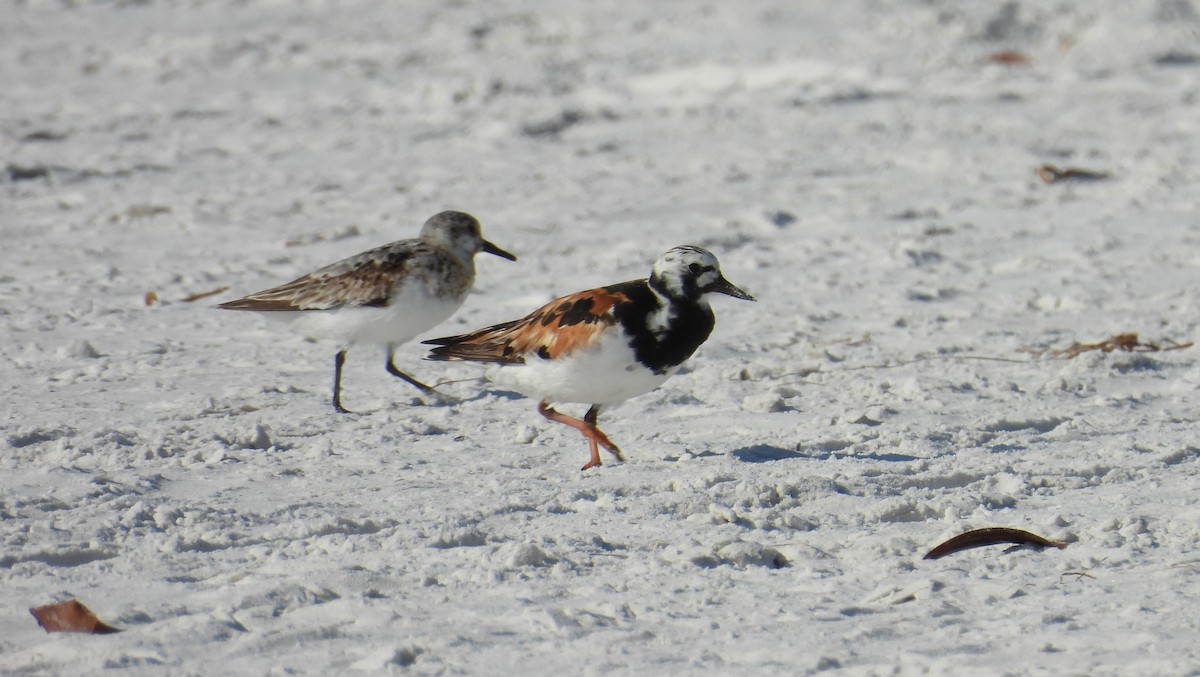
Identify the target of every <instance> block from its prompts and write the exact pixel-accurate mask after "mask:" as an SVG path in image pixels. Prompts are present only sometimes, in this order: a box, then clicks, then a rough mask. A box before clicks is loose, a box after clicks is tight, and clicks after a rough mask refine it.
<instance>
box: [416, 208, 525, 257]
mask: <svg viewBox="0 0 1200 677" xmlns="http://www.w3.org/2000/svg"><path fill="white" fill-rule="evenodd" d="M421 240H422V241H424V242H428V243H429V244H432V245H437V246H439V247H444V248H446V249H447V250H449V251H451V252H454V253H455V254H457V255H458V256H460V257H462V258H464V259H470V258H471V257H473V256H475V255H476V254H478V253H479V252H481V251H482V252H487V253H488V254H494V255H495V256H499V257H500V258H504V259H508V260H509V261H516V260H517V257H515V256H513V255H512V254H509V253H508V252H506V251H504V250H503V249H501V248H499V247H497V246H496V245H494V244H492V243H491V242H488V241H487V240H485V239H483V234H482V232H481V230H480V227H479V221H477V220H476V219H475V217H474V216H471V215H470V214H466V213H464V212H452V211H447V212H439V213H437V214H434V215H433V216H431V217H429V219H428V220H427V221H425V225H423V226H421Z"/></svg>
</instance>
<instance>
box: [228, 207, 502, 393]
mask: <svg viewBox="0 0 1200 677" xmlns="http://www.w3.org/2000/svg"><path fill="white" fill-rule="evenodd" d="M481 251H484V252H487V253H489V254H495V255H496V256H499V257H502V258H506V259H508V260H510V261H515V260H517V257H515V256H513V255H512V254H509V253H508V252H506V251H504V250H503V249H500V248H499V247H497V246H496V245H494V244H492V243H491V242H488V241H487V240H485V239H483V236H482V235H480V230H479V222H478V221H476V220H475V217H473V216H471V215H470V214H464V213H463V212H441V213H439V214H435V215H433V216H432V217H430V219H429V220H428V221H426V222H425V225H424V226H422V227H421V235H420V237H418V238H415V239H408V240H398V241H396V242H393V243H391V244H387V245H384V246H382V247H377V248H375V249H372V250H370V251H366V252H363V253H361V254H358V255H355V256H351V257H350V258H347V259H342V260H341V261H338V262H337V263H333V264H330V265H328V266H325V267H324V268H321V269H320V270H317V271H315V272H312V273H309V274H308V275H305V276H304V277H301V278H298V279H296V280H293V281H291V282H288V283H287V284H284V285H280V286H278V287H272V288H271V289H266V290H263V291H260V292H256V293H254V294H250V295H249V296H247V297H245V298H242V299H238V300H236V301H229V302H227V303H222V304H221V305H220V306H219V307H221V308H226V309H229V310H253V311H257V312H260V313H263V314H264V315H266V316H268V317H272V318H276V319H283V320H290V321H292V329H293V330H294V331H295V332H296V333H299V334H302V335H304V336H307V337H309V338H315V339H334V340H337V341H340V342H341V343H342V348H341V349H340V350H338V352H337V355H336V356H335V357H334V361H333V408H334V409H336V410H338V411H340V412H343V413H349V411H348V410H347V409H346V408H345V407H343V406H342V364H343V363H344V362H345V361H346V351H347V350H348V349H349V347H350V346H351V345H354V344H359V343H375V344H383V345H385V346H387V370H388V373H390V374H392V375H393V376H396V377H399V378H401V379H404V380H405V381H407V382H409V383H411V384H412V385H414V386H416V387H417V388H420V389H421V391H422V392H424V393H425V394H427V395H432V394H436V391H434V390H433V388H430V387H429V386H427V385H425V384H424V383H421V382H420V381H418V380H416V379H414V378H413V377H411V376H409V375H408V374H405V373H404V372H402V371H400V370H399V369H397V368H396V364H395V362H393V357H394V355H395V353H396V349H397V348H398V347H399V346H400V345H401V344H403V343H404V342H406V341H409V340H411V339H412V338H414V337H415V336H416V335H417V334H420V333H421V332H423V331H425V330H427V329H431V328H433V327H434V326H436V325H438V324H439V323H441V322H442V321H443V320H445V319H446V318H448V317H450V316H451V315H453V314H454V311H456V310H458V308H459V306H461V305H462V303H463V301H464V300H465V299H466V298H467V293H468V292H469V291H470V290H471V285H472V284H473V283H474V282H475V261H474V257H475V254H477V253H479V252H481Z"/></svg>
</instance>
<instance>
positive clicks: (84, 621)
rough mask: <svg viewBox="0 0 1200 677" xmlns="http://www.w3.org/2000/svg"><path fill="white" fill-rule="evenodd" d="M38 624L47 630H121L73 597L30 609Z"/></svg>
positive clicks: (88, 631)
mask: <svg viewBox="0 0 1200 677" xmlns="http://www.w3.org/2000/svg"><path fill="white" fill-rule="evenodd" d="M29 613H31V614H33V617H34V618H36V619H37V622H38V625H40V626H42V629H44V630H45V631H46V632H83V633H87V634H92V635H108V634H112V633H114V632H120V630H118V629H117V628H114V627H112V626H111V625H108V624H106V623H104V622H103V621H101V620H100V619H99V618H97V617H96V614H94V613H92V611H91V610H90V609H88V608H87V607H86V606H84V605H83V604H82V603H81V602H80V601H79V600H76V599H72V600H68V601H66V602H59V603H58V604H47V605H46V606H39V607H34V608H32V609H30V610H29Z"/></svg>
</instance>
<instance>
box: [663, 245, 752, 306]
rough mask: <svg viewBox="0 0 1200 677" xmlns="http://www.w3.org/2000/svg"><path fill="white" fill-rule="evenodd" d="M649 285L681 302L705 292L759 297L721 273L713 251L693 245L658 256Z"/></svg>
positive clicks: (742, 297) (738, 296) (696, 298)
mask: <svg viewBox="0 0 1200 677" xmlns="http://www.w3.org/2000/svg"><path fill="white" fill-rule="evenodd" d="M650 287H651V288H652V289H654V290H655V291H657V292H658V293H660V294H662V295H663V296H666V297H667V298H670V299H676V300H680V301H697V300H699V299H700V298H701V297H702V296H704V295H705V294H727V295H729V296H732V297H734V298H737V299H744V300H746V301H755V300H756V299H755V298H754V297H753V296H751V295H749V294H747V293H746V292H744V291H742V290H741V289H738V288H737V287H735V286H734V285H733V283H731V282H730V281H729V280H726V279H725V277H724V276H723V275H721V265H720V264H719V263H717V257H716V256H713V254H712V252H710V251H708V250H707V249H703V248H701V247H695V246H692V245H682V246H679V247H675V248H674V249H671V250H670V251H668V252H666V253H665V254H663V255H662V256H660V257H658V260H657V261H655V262H654V268H653V269H652V270H651V272H650Z"/></svg>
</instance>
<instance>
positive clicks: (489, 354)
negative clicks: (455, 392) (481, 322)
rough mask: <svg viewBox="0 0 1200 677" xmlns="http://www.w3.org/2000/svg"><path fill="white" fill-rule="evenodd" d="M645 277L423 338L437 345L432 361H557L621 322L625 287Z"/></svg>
mask: <svg viewBox="0 0 1200 677" xmlns="http://www.w3.org/2000/svg"><path fill="white" fill-rule="evenodd" d="M629 284H645V283H644V282H642V281H636V282H628V283H625V284H618V285H612V286H609V287H602V288H600V289H589V290H588V291H581V292H578V293H575V294H571V295H570V296H564V297H562V298H560V299H557V300H554V301H551V302H550V303H548V304H546V305H544V306H542V307H541V308H539V309H538V310H535V311H534V312H532V313H530V314H529V315H527V316H525V317H523V318H521V319H519V320H513V321H511V322H504V323H501V324H496V325H492V326H490V327H485V328H483V329H480V330H478V331H474V332H471V333H470V334H462V335H461V336H447V337H444V338H436V339H430V340H428V341H425V342H424V343H428V344H431V345H436V346H439V347H438V348H434V349H432V350H431V351H430V353H429V356H428V357H429V359H431V360H466V361H469V362H494V363H498V364H522V363H524V362H525V358H526V357H528V356H531V355H536V356H538V357H540V358H542V359H546V360H554V359H558V358H560V357H563V356H565V355H568V354H570V353H572V352H574V351H576V350H581V349H584V348H587V347H589V346H591V345H593V344H595V343H596V341H598V340H599V339H600V336H601V334H603V333H604V331H605V330H606V329H607V328H609V327H611V326H613V325H615V324H616V323H617V317H616V314H615V313H614V309H615V308H616V307H617V306H620V305H621V304H624V303H629V302H630V297H629V295H628V294H627V293H626V292H625V291H624V287H626V285H629Z"/></svg>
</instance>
